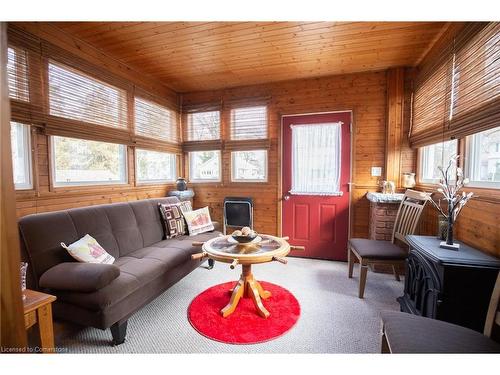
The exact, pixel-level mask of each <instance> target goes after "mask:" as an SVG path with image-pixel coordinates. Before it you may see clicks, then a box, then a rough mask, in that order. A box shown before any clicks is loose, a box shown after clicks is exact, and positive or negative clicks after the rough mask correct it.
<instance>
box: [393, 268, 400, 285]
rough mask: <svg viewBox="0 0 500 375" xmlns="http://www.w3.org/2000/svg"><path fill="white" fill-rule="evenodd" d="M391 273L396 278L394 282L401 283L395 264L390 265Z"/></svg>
mask: <svg viewBox="0 0 500 375" xmlns="http://www.w3.org/2000/svg"><path fill="white" fill-rule="evenodd" d="M392 272H394V277H395V278H396V281H401V279H400V277H399V273H398V267H397V266H396V265H395V264H393V265H392Z"/></svg>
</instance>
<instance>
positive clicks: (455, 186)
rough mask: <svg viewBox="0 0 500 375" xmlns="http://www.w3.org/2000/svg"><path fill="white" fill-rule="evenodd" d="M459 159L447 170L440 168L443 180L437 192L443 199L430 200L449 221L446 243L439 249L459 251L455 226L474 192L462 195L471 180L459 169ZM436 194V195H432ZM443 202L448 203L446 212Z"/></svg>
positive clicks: (454, 159)
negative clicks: (454, 231) (454, 236)
mask: <svg viewBox="0 0 500 375" xmlns="http://www.w3.org/2000/svg"><path fill="white" fill-rule="evenodd" d="M458 158H459V156H458V155H455V156H453V157H451V159H450V161H449V162H448V166H447V167H446V169H444V168H443V167H441V166H439V167H438V169H439V171H440V172H441V175H442V178H441V180H440V182H439V187H438V188H437V189H436V190H437V193H439V194H441V196H442V197H440V198H438V200H437V202H436V201H434V199H432V197H431V199H430V202H431V203H432V205H433V206H434V207H436V209H437V210H438V211H439V213H440V214H441V215H443V216H444V217H445V218H446V220H447V231H446V241H443V242H441V243H440V244H439V247H441V248H443V249H449V250H458V248H459V247H460V244H458V243H454V242H453V225H454V224H455V221H456V220H457V217H458V214H459V213H460V211H462V208H464V206H465V204H466V203H467V202H468V201H469V199H471V198H472V195H473V193H472V192H470V193H468V194H467V193H465V192H462V193H460V189H462V187H463V186H464V185H465V184H467V183H468V182H469V179H468V178H464V173H463V171H462V169H461V168H459V167H457V160H458ZM454 170H455V171H456V173H455V176H453V171H454ZM453 177H455V178H453ZM434 194H436V193H433V194H432V195H434ZM442 201H444V202H446V205H447V209H446V210H444V209H443V208H442V207H441V202H442Z"/></svg>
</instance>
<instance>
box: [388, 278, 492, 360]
mask: <svg viewBox="0 0 500 375" xmlns="http://www.w3.org/2000/svg"><path fill="white" fill-rule="evenodd" d="M380 315H381V317H382V345H381V351H382V353H500V344H498V343H497V342H495V341H493V340H492V339H491V337H492V332H493V327H495V328H496V329H500V273H499V274H498V276H497V281H496V284H495V288H494V289H493V293H492V295H491V300H490V306H489V309H488V313H487V315H486V321H485V324H484V334H481V333H479V332H476V331H473V330H471V329H469V328H465V327H461V326H458V325H456V324H451V323H448V322H444V321H441V320H435V319H430V318H424V317H421V316H417V315H412V314H407V313H403V312H398V311H383V312H382V313H381V314H380Z"/></svg>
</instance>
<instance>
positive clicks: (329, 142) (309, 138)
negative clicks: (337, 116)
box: [290, 122, 342, 195]
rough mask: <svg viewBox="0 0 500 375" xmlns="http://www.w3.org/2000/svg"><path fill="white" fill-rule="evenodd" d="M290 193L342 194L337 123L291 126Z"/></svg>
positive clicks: (339, 142) (339, 133) (339, 140)
mask: <svg viewBox="0 0 500 375" xmlns="http://www.w3.org/2000/svg"><path fill="white" fill-rule="evenodd" d="M291 129H292V190H291V191H290V193H292V194H301V195H342V192H341V191H340V172H341V171H340V165H341V163H340V155H341V154H340V148H341V123H338V122H336V123H326V124H306V125H291Z"/></svg>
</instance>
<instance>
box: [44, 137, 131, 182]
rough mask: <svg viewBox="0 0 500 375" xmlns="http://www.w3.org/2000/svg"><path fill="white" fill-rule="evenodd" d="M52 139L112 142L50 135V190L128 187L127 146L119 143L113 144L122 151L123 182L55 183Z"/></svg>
mask: <svg viewBox="0 0 500 375" xmlns="http://www.w3.org/2000/svg"><path fill="white" fill-rule="evenodd" d="M54 137H60V138H70V139H76V140H80V141H89V142H100V143H112V142H104V141H99V140H93V139H86V138H75V137H68V136H58V135H50V136H49V137H48V142H49V143H50V144H49V159H50V187H51V189H52V188H53V189H55V190H57V189H61V188H62V189H68V188H82V187H84V188H85V187H87V188H94V187H102V186H128V185H130V183H129V160H128V156H129V153H128V146H127V145H124V144H121V143H115V144H117V145H119V146H120V147H122V149H123V159H124V163H123V169H124V172H125V173H124V176H123V180H121V181H112V182H108V181H92V182H62V183H61V182H57V181H56V169H55V167H56V154H55V142H54Z"/></svg>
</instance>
